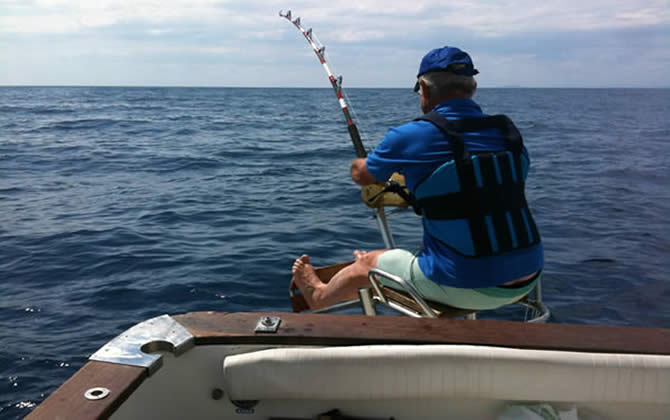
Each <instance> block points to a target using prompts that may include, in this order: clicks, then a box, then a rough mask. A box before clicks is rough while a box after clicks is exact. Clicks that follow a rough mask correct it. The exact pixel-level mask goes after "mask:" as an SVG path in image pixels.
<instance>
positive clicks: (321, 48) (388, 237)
mask: <svg viewBox="0 0 670 420" xmlns="http://www.w3.org/2000/svg"><path fill="white" fill-rule="evenodd" d="M279 16H281V17H283V18H285V19H286V20H288V21H289V22H291V23H292V24H293V25H294V26H295V27H296V28H298V30H299V31H300V32H302V34H303V36H304V37H305V39H306V40H307V43H308V44H309V45H310V46H311V47H312V49H313V50H314V53H315V54H316V56H317V57H318V59H319V61H320V62H321V65H322V66H323V69H324V70H325V71H326V74H327V75H328V80H330V84H331V86H332V87H333V90H334V91H335V95H336V96H337V100H338V102H339V103H340V107H341V108H342V112H343V113H344V118H345V120H346V122H347V129H348V130H349V136H350V137H351V142H352V143H353V145H354V151H355V152H356V157H358V158H365V157H366V156H367V152H366V151H365V148H364V147H363V141H362V140H361V136H360V133H359V132H358V127H357V126H356V122H355V121H354V118H353V116H352V114H351V112H350V109H351V107H350V106H349V105H348V104H347V101H346V99H345V95H344V92H343V90H342V76H338V77H335V76H334V75H333V72H332V71H331V70H330V66H329V65H328V61H327V60H326V55H325V51H326V47H325V45H322V44H321V43H320V42H319V41H318V40H317V39H315V37H314V34H313V32H312V28H309V29H307V30H305V28H303V27H302V25H301V22H300V17H296V18H295V19H293V18H292V16H291V11H290V10H289V11H287V12H286V13H283V11H279ZM374 217H375V219H376V220H377V224H378V226H379V231H380V232H381V235H382V239H383V240H384V245H385V246H386V248H395V241H394V240H393V234H392V233H391V228H390V227H389V225H388V222H387V220H386V214H385V213H384V207H383V206H379V207H376V208H375V215H374Z"/></svg>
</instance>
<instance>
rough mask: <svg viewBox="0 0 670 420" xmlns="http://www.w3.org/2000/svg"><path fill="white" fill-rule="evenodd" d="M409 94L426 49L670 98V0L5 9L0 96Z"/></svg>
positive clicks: (536, 76)
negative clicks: (337, 81)
mask: <svg viewBox="0 0 670 420" xmlns="http://www.w3.org/2000/svg"><path fill="white" fill-rule="evenodd" d="M289 9H290V10H291V11H292V13H293V16H294V17H296V16H300V17H301V22H302V25H303V26H304V27H306V28H310V27H311V28H313V33H314V34H315V35H316V37H317V38H318V39H319V41H320V42H321V43H322V44H323V45H325V46H326V54H327V57H328V60H329V63H330V64H331V67H332V68H333V70H334V72H336V75H340V74H341V75H342V76H343V79H344V86H345V87H393V88H394V87H408V86H409V87H411V86H412V85H413V84H414V81H415V80H416V72H417V70H418V67H419V62H420V60H421V58H422V57H423V55H424V54H426V53H427V52H428V51H429V50H431V49H433V48H437V47H441V46H444V45H450V46H457V47H459V48H462V49H464V50H465V51H467V52H468V53H470V55H471V56H472V58H473V60H474V63H475V66H476V67H477V68H478V69H479V71H480V74H479V75H478V76H477V81H478V83H479V85H480V86H481V87H507V86H522V87H670V0H544V1H538V0H449V1H429V0H412V1H408V0H337V1H331V2H316V1H306V0H284V1H274V0H265V1H260V0H0V85H98V86H100V85H104V86H110V85H111V86H118V85H120V86H231V87H232V86H234V87H329V86H330V83H329V82H328V80H327V79H326V77H325V73H324V72H323V70H322V68H321V66H320V64H319V62H318V60H317V58H316V56H315V55H314V53H313V52H312V50H311V48H310V47H309V45H308V44H307V42H306V41H305V39H304V38H303V37H302V35H301V34H300V32H299V31H298V30H297V29H296V28H295V27H294V26H293V25H291V24H290V23H289V22H288V21H286V20H285V19H282V18H280V17H279V15H278V12H279V11H280V10H284V11H286V10H289Z"/></svg>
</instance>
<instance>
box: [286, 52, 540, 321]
mask: <svg viewBox="0 0 670 420" xmlns="http://www.w3.org/2000/svg"><path fill="white" fill-rule="evenodd" d="M478 73H479V72H478V71H477V70H476V69H475V68H474V65H473V63H472V59H471V58H470V56H469V55H468V54H467V53H465V52H464V51H462V50H460V49H458V48H454V47H443V48H438V49H435V50H432V51H430V52H429V53H428V54H427V55H426V56H425V57H424V58H423V59H422V61H421V65H420V67H419V73H418V75H417V82H416V85H415V88H414V90H415V91H416V92H417V93H418V94H419V96H420V103H421V110H422V111H423V112H424V115H423V116H422V117H419V118H418V119H416V120H414V121H411V122H409V123H406V124H404V125H401V126H399V127H396V128H391V129H390V130H389V132H388V133H387V134H386V136H385V137H384V139H383V140H382V142H381V143H380V144H379V145H378V146H377V148H376V149H375V150H374V151H373V152H372V153H371V154H370V155H369V156H368V157H367V158H365V159H356V160H354V161H353V162H352V165H351V176H352V179H353V180H354V182H356V183H357V184H360V185H371V184H382V183H383V182H384V181H385V180H387V179H389V177H390V176H391V174H393V173H394V172H398V173H400V174H403V175H404V176H405V181H406V185H407V188H408V189H409V191H410V192H411V193H412V194H413V196H414V197H415V199H414V200H413V201H414V202H413V203H412V205H413V206H414V208H415V210H416V211H417V213H421V214H422V218H423V228H424V239H423V247H422V249H421V250H420V251H419V252H418V253H416V254H413V253H411V252H409V251H406V250H402V249H392V250H376V251H371V252H360V251H355V252H354V256H355V262H354V263H353V264H351V265H349V266H347V267H346V268H344V269H342V270H341V271H339V272H338V273H337V274H335V276H333V278H332V279H331V280H330V282H329V283H327V284H324V283H322V282H321V281H320V280H319V278H318V277H317V276H316V273H315V271H314V268H313V267H312V265H311V263H310V261H309V257H308V256H307V255H303V256H301V257H300V258H298V259H297V260H296V261H295V263H294V264H293V270H292V271H293V281H294V283H295V284H296V285H297V286H298V288H299V289H300V291H301V292H302V294H303V296H304V297H305V300H306V301H307V303H308V304H309V306H310V308H312V309H319V308H323V307H327V306H330V305H333V304H335V303H337V302H341V301H345V300H353V299H356V298H357V289H358V288H361V287H366V286H367V285H368V272H369V271H370V269H372V268H375V267H377V268H379V269H381V270H383V271H386V272H389V273H391V274H395V275H397V276H400V277H402V278H403V279H405V280H406V281H408V282H410V283H411V284H413V285H414V287H415V288H416V289H417V290H418V292H419V293H420V294H421V295H422V296H423V297H424V298H426V299H428V300H432V301H436V302H440V303H443V304H447V305H450V306H454V307H460V308H466V309H493V308H496V307H500V306H503V305H505V304H508V303H512V302H514V301H516V300H518V299H519V298H521V297H522V296H524V295H525V294H526V293H528V292H529V291H530V290H531V289H532V288H533V287H535V285H536V283H537V281H538V280H539V278H540V274H541V270H542V267H543V264H544V256H543V250H542V243H541V240H540V236H539V233H538V231H537V228H536V226H535V223H534V221H533V218H532V216H531V214H530V210H529V209H528V205H527V203H526V199H525V195H524V181H525V178H526V175H527V173H528V167H529V163H530V161H529V158H528V152H527V150H526V149H525V147H524V146H523V143H522V140H521V136H520V134H519V132H518V131H517V130H516V127H514V124H513V123H512V122H511V121H510V120H509V119H507V117H504V116H495V117H489V116H487V115H486V114H484V113H483V112H482V110H481V108H480V107H479V105H477V104H476V103H475V102H474V101H473V100H472V99H471V98H472V96H473V94H474V93H475V90H476V88H477V83H476V81H475V79H474V77H473V76H474V75H476V74H478Z"/></svg>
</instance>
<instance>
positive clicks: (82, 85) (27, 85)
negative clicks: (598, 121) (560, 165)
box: [0, 83, 670, 90]
mask: <svg viewBox="0 0 670 420" xmlns="http://www.w3.org/2000/svg"><path fill="white" fill-rule="evenodd" d="M20 87H25V88H68V87H76V88H79V87H81V88H86V87H88V88H181V89H187V88H196V89H332V87H330V86H328V87H324V86H223V85H221V86H217V85H113V84H109V85H105V84H102V85H87V84H81V85H71V84H64V85H42V84H16V85H14V84H1V83H0V88H20ZM345 89H401V90H404V89H408V90H411V87H406V88H405V87H387V86H378V87H360V86H350V87H346V88H345ZM477 89H670V86H517V85H501V86H478V87H477Z"/></svg>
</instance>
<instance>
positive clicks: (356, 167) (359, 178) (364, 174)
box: [351, 158, 383, 185]
mask: <svg viewBox="0 0 670 420" xmlns="http://www.w3.org/2000/svg"><path fill="white" fill-rule="evenodd" d="M351 179H353V180H354V182H355V183H357V184H358V185H370V184H383V182H381V181H378V180H377V179H375V178H374V177H373V176H372V175H371V174H370V172H369V171H368V167H367V166H365V158H358V159H356V160H354V161H353V162H351Z"/></svg>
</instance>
